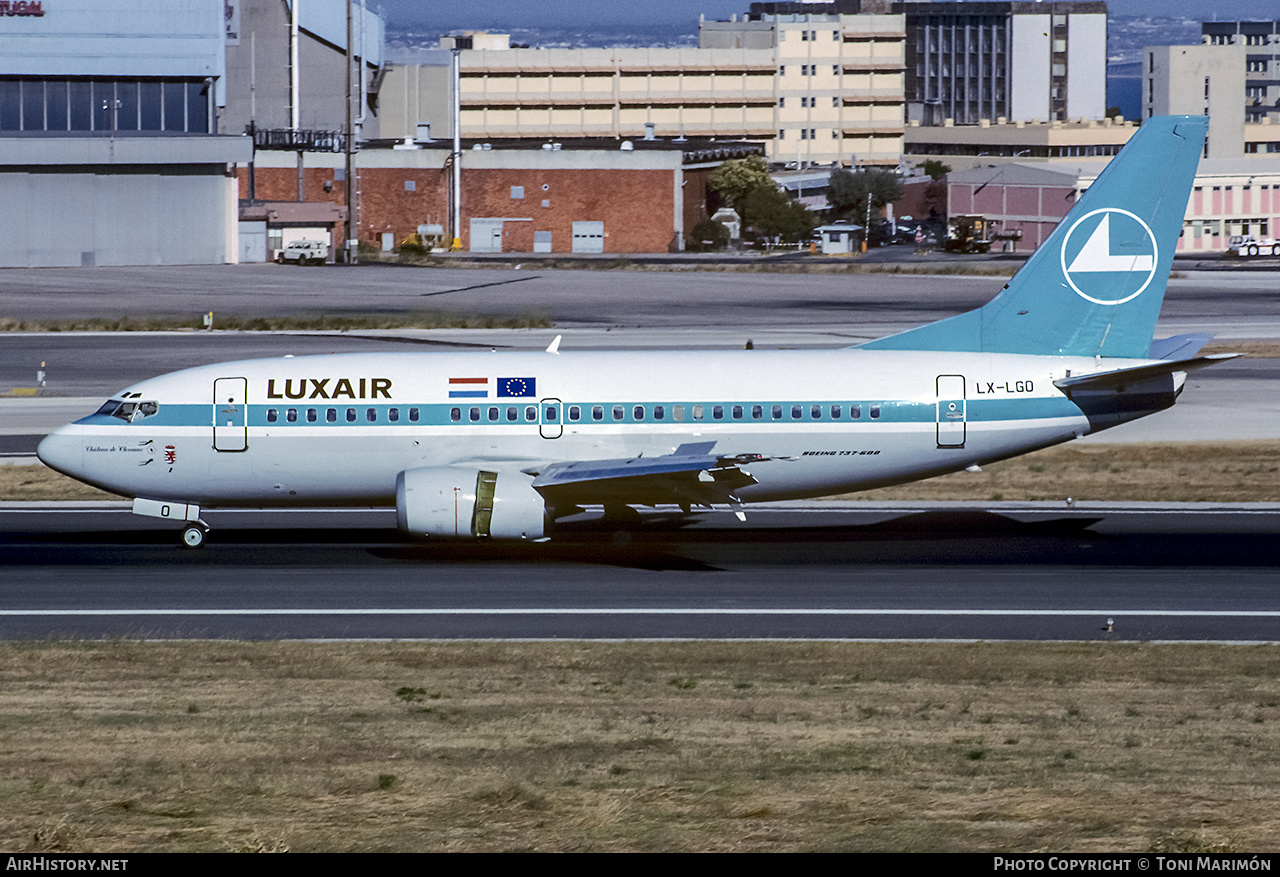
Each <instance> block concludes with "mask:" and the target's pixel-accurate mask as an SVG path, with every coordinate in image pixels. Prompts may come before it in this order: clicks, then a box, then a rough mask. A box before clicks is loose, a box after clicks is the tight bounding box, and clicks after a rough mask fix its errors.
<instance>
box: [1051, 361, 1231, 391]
mask: <svg viewBox="0 0 1280 877" xmlns="http://www.w3.org/2000/svg"><path fill="white" fill-rule="evenodd" d="M1239 355H1240V354H1238V353H1212V354H1209V355H1208V356H1195V357H1192V358H1191V359H1177V360H1172V361H1169V362H1159V363H1155V364H1154V365H1139V366H1134V367H1133V368H1121V369H1115V370H1114V371H1106V372H1093V373H1092V374H1087V375H1072V376H1071V377H1069V378H1058V380H1056V381H1054V382H1053V385H1054V386H1055V387H1057V388H1058V389H1060V390H1063V391H1065V392H1066V393H1067V395H1071V392H1072V391H1073V390H1109V389H1114V388H1116V387H1122V386H1125V385H1126V384H1133V383H1137V382H1139V381H1145V380H1150V379H1151V378H1159V377H1163V376H1164V375H1171V374H1173V373H1174V372H1189V371H1195V370H1196V369H1198V368H1204V367H1205V366H1209V365H1214V364H1216V363H1219V362H1225V361H1226V360H1228V359H1235V358H1236V357H1237V356H1239Z"/></svg>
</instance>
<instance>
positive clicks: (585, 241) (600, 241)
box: [573, 222, 604, 253]
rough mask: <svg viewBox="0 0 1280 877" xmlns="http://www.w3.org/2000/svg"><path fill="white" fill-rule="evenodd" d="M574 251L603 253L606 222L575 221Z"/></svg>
mask: <svg viewBox="0 0 1280 877" xmlns="http://www.w3.org/2000/svg"><path fill="white" fill-rule="evenodd" d="M573 251H574V252H575V253H603V252H604V223H603V222H575V223H574V224H573Z"/></svg>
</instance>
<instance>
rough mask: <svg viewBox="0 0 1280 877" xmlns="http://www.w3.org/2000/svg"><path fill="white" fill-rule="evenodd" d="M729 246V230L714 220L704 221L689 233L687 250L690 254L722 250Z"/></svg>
mask: <svg viewBox="0 0 1280 877" xmlns="http://www.w3.org/2000/svg"><path fill="white" fill-rule="evenodd" d="M728 244H729V229H727V228H725V227H724V224H723V223H720V222H716V221H715V220H714V219H704V220H702V221H701V222H699V223H698V224H697V225H695V226H694V227H693V231H691V232H690V233H689V242H688V245H687V249H688V250H689V251H690V252H692V253H705V252H711V251H713V250H723V249H724V248H725V247H726V246H727V245H728Z"/></svg>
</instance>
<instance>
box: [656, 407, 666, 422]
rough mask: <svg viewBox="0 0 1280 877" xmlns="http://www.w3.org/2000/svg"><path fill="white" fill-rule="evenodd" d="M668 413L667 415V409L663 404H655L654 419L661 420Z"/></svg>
mask: <svg viewBox="0 0 1280 877" xmlns="http://www.w3.org/2000/svg"><path fill="white" fill-rule="evenodd" d="M666 415H667V409H665V408H663V407H662V406H661V405H654V406H653V419H654V420H661V419H662V418H664V417H666Z"/></svg>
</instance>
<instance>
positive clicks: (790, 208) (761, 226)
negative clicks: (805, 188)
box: [743, 183, 816, 241]
mask: <svg viewBox="0 0 1280 877" xmlns="http://www.w3.org/2000/svg"><path fill="white" fill-rule="evenodd" d="M743 209H744V210H745V211H746V213H745V215H744V216H743V222H744V223H745V224H747V225H749V226H751V228H752V229H754V230H755V232H756V233H757V234H759V235H763V236H764V237H770V238H772V237H779V238H782V239H783V240H784V241H799V240H804V239H805V238H807V237H808V236H809V235H810V234H812V233H813V229H814V227H815V225H816V221H815V218H814V216H813V214H812V213H810V212H809V211H808V210H806V209H805V206H804V205H803V204H801V203H800V202H799V201H796V200H794V199H793V198H792V197H791V196H790V195H788V194H787V193H786V192H784V191H782V190H781V189H779V188H778V187H777V186H775V185H773V184H772V183H770V184H769V185H767V186H759V187H757V188H756V189H755V190H754V191H752V192H751V193H749V194H748V195H747V199H746V203H745V204H744V205H743Z"/></svg>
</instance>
